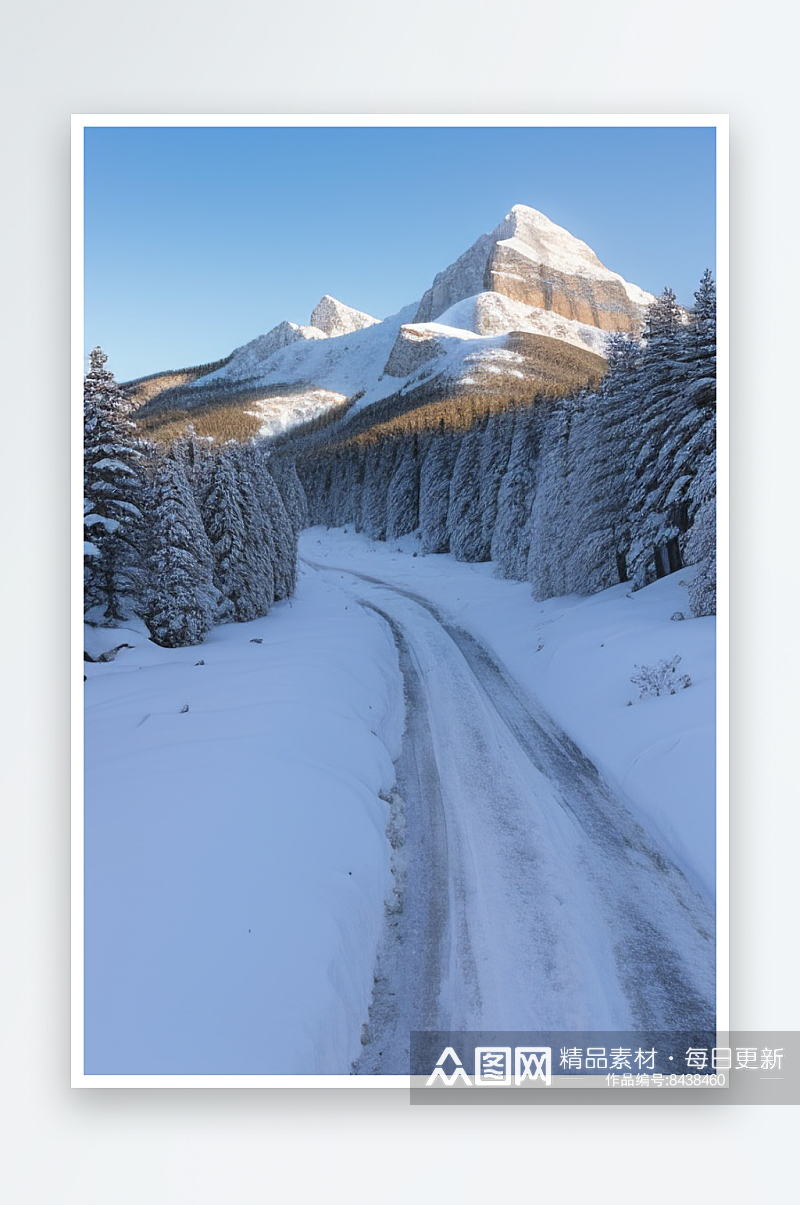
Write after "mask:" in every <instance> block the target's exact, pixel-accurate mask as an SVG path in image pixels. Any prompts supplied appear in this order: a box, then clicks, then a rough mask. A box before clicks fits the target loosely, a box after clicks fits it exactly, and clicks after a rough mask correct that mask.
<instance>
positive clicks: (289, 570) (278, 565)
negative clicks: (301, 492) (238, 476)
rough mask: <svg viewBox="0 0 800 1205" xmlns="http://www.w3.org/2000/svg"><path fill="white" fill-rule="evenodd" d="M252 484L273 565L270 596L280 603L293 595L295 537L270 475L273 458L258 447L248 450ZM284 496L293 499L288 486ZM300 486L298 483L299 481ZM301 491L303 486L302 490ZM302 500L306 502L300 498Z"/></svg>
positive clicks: (295, 569)
mask: <svg viewBox="0 0 800 1205" xmlns="http://www.w3.org/2000/svg"><path fill="white" fill-rule="evenodd" d="M246 455H247V456H249V457H250V462H251V468H252V475H253V481H254V484H255V492H256V503H257V507H258V514H257V516H256V518H257V520H258V522H260V523H261V524H263V527H264V530H263V534H262V536H261V539H263V541H264V543H265V546H266V545H268V546H269V555H270V560H271V565H272V582H273V597H274V598H275V600H277V601H280V600H281V599H283V598H290V597H291V596H292V594H294V587H295V580H296V577H297V536H298V531H297V530H296V529H295V527H294V525H293V523H292V520H291V518H290V516H289V513H288V510H287V508H286V505H285V504H284V500H283V495H282V494H281V490H280V488H279V486H278V483H277V481H276V479H275V476H274V474H273V471H272V470H273V464H274V458H273V457H271V456H270V457H265V456H264V455H263V454H262V453H260V452H259V450H258V448H257V447H252V448H249V449H247V453H246ZM284 485H285V486H287V496H289V497H292V494H291V486H290V485H287V479H286V478H284ZM298 485H299V482H298ZM301 488H302V487H301ZM303 500H305V499H303Z"/></svg>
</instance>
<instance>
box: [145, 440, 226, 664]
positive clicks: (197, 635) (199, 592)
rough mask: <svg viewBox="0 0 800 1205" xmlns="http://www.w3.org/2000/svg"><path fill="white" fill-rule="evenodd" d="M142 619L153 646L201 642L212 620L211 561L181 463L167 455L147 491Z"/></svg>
mask: <svg viewBox="0 0 800 1205" xmlns="http://www.w3.org/2000/svg"><path fill="white" fill-rule="evenodd" d="M147 519H148V542H149V556H148V559H147V584H146V588H145V594H144V600H143V602H144V605H143V608H142V611H143V617H144V619H145V622H146V623H147V626H148V628H149V629H150V634H151V636H152V638H153V640H155V641H156V643H157V644H161V645H163V646H164V647H166V648H178V647H180V646H182V645H191V644H199V643H200V642H201V641H202V640H203V637H204V636H205V634H206V633H207V632H208V631H209V630H210V628H211V627H212V625H213V623H214V616H215V611H216V605H217V596H216V591H215V589H214V583H213V562H212V557H211V548H210V546H209V542H208V538H207V536H206V534H205V532H204V530H203V525H202V523H201V520H200V514H199V511H198V509H197V504H196V502H195V500H194V496H193V494H192V491H191V489H190V488H189V483H188V481H187V480H186V474H185V472H184V469H183V465H182V464H181V462H180V461H179V460H173V459H171V458H170V457H165V458H164V460H163V461H162V462H161V464H160V465H159V466H158V468H157V469H156V472H155V476H154V479H153V482H152V486H151V488H150V491H149V506H148V514H147Z"/></svg>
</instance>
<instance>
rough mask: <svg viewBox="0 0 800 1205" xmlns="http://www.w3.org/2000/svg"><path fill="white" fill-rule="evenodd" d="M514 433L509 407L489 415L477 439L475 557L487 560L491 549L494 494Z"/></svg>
mask: <svg viewBox="0 0 800 1205" xmlns="http://www.w3.org/2000/svg"><path fill="white" fill-rule="evenodd" d="M513 434H514V415H513V412H512V411H511V410H504V411H502V412H500V413H498V414H492V415H491V416H490V418H489V422H488V423H487V425H486V430H485V431H484V433H483V438H482V439H481V455H480V464H479V467H478V475H479V479H480V497H479V500H478V510H479V513H480V523H481V543H480V548H479V553H480V555H479V556H478V558H477V559H478V560H480V561H488V560H489V558H490V556H491V550H492V536H493V535H494V528H495V523H496V522H497V495H498V493H499V490H500V482H501V481H502V480H503V474H504V473H505V471H506V469H507V468H508V458H509V456H510V454H511V440H512V437H513Z"/></svg>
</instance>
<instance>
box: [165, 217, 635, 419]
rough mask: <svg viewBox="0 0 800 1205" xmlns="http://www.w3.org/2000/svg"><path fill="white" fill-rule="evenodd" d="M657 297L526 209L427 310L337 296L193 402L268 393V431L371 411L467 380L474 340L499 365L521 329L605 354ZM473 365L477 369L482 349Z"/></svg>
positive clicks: (423, 304)
mask: <svg viewBox="0 0 800 1205" xmlns="http://www.w3.org/2000/svg"><path fill="white" fill-rule="evenodd" d="M481 286H483V290H482V291H481ZM652 300H653V298H652V297H651V295H650V294H649V293H645V292H644V291H643V290H642V289H640V288H638V287H637V286H636V285H633V284H631V283H629V282H628V281H625V280H624V279H623V278H622V277H621V276H619V275H618V274H617V273H615V272H611V271H610V270H609V269H608V268H606V267H605V266H604V265H603V264H602V263H601V262H600V260H599V259H598V258H597V256H596V255H595V254H594V252H593V251H592V250H591V248H590V247H588V246H587V244H586V243H584V242H582V241H581V240H580V239H577V238H575V237H574V236H573V235H571V234H570V233H569V231H567V230H565V229H563V227H560V226H557V225H556V224H555V223H554V222H551V221H550V220H549V219H548V218H547V217H546V216H545V215H544V214H542V213H539V212H538V211H537V210H535V209H531V208H530V207H529V206H525V205H515V206H514V207H513V208H512V209H511V211H510V212H509V213H508V214H507V215H506V217H505V218H504V220H503V221H502V222H501V223H500V225H499V226H498V227H497V228H496V229H495V230H494V231H493V232H492V234H491V235H482V236H481V237H480V238H479V239H478V241H477V242H476V243H475V244H474V245H473V247H471V248H470V249H469V250H468V251H466V252H465V253H464V254H463V255H462V256H460V257H459V259H458V260H456V261H455V262H454V263H453V264H451V265H450V266H449V267H448V268H446V269H445V270H444V271H443V272H440V273H439V274H438V275H437V277H436V278H435V280H434V283H433V285H432V286H431V288H430V289H429V290H428V291H427V292H426V294H425V296H424V297H423V298H422V300H421V301H419V302H413V303H412V304H410V305H408V306H406V307H404V308H403V309H402V310H400V311H399V312H398V313H397V314H394V315H392V316H391V317H389V318H385V319H384V320H383V321H378V320H377V319H375V318H373V317H371V315H369V314H365V313H363V312H362V311H359V310H355V309H353V308H352V307H350V306H346V305H344V304H343V303H342V302H340V301H337V300H336V298H333V297H330V296H328V295H326V296H325V297H323V298H322V300H321V301H320V303H319V304H318V305H317V307H316V308H315V309H314V311H313V313H312V315H311V322H310V325H308V326H302V325H297V324H296V323H293V322H282V323H281V324H280V325H279V326H277V327H275V328H274V329H273V330H271V331H268V332H267V333H266V334H264V335H261V336H259V337H258V338H257V339H253V340H251V342H249V343H247V344H245V345H244V346H242V347H240V348H237V349H236V351H234V353H233V354H232V356H231V359H230V361H229V362H228V363H227V364H226V365H225V366H224V367H222V368H220V369H219V370H218V371H217V372H214V373H210V374H209V375H208V376H205V377H201V378H198V379H197V380H196V381H194V382H193V384H192V386H191V387H190V388H189V389H188V390H187V398H188V399H191V395H192V392H193V391H195V392H196V393H197V396H198V397H201V396H202V397H203V400H207V398H208V396H209V395H208V387H209V385H212V384H213V383H214V382H220V383H221V384H225V386H226V387H230V386H234V387H241V388H242V389H245V388H246V389H248V390H253V389H258V390H260V389H263V391H264V397H263V399H258V398H257V399H256V405H255V406H254V407H252V408H254V409H255V411H256V412H257V413H259V414H260V415H261V417H262V418H263V420H264V425H263V428H262V433H264V434H267V433H269V432H270V431H276V430H282V429H285V428H286V427H288V426H291V425H293V424H294V423H296V422H298V421H302V420H303V419H307V418H311V417H313V416H315V415H316V414H318V413H320V412H321V411H323V410H325V409H327V408H328V407H329V406H330V405H334V404H338V403H341V402H342V401H343V400H345V399H346V398H348V397H352V396H353V395H354V394H362V395H363V396H362V399H361V401H360V407H359V408H363V407H364V406H368V405H370V404H371V403H372V402H376V401H380V400H381V399H383V398H386V397H389V396H390V395H391V394H393V393H394V392H396V391H397V389H398V388H399V387H401V386H402V385H407V384H410V383H411V382H412V379H413V380H416V379H418V376H417V374H418V370H419V369H421V368H422V367H423V364H426V367H425V374H424V375H425V377H426V378H429V377H431V376H432V375H437V376H438V375H439V374H444V375H445V376H449V377H455V376H457V375H458V373H459V372H460V371H461V365H462V362H463V360H464V355H465V353H464V349H463V347H462V346H459V344H463V343H464V341H466V340H475V339H479V340H481V341H482V342H483V344H484V345H485V347H486V350H487V352H488V353H489V357H490V359H491V358H492V356H493V354H494V349H495V348H497V346H498V344H497V342H496V340H497V339H498V338H499V337H501V336H503V335H505V334H507V333H509V332H512V331H522V332H532V333H534V334H538V335H542V336H546V337H547V338H551V339H554V340H556V341H558V342H563V343H567V344H570V345H573V346H576V347H581V348H585V349H587V350H589V351H592V352H594V353H595V354H597V355H600V356H605V351H606V340H607V332H608V331H609V330H612V329H621V330H629V329H633V327H634V326H635V324H636V321H637V320H638V319H639V318H641V315H642V314H643V310H644V307H645V306H646V305H647V304H649V303H650V302H651V301H652ZM568 314H569V315H571V316H565V315H568ZM578 318H580V321H578V320H577V319H578ZM632 324H633V326H632ZM601 328H603V329H601ZM414 344H417V346H416V347H415V346H414ZM422 344H426V345H427V346H421V345H422ZM472 357H473V358H472V363H473V367H474V363H475V361H474V349H473V353H472ZM521 371H522V372H523V375H524V365H523V368H522V370H521ZM289 399H291V401H290V400H289ZM267 402H270V404H269V405H266V404H265V403H267ZM189 404H191V401H190V402H189Z"/></svg>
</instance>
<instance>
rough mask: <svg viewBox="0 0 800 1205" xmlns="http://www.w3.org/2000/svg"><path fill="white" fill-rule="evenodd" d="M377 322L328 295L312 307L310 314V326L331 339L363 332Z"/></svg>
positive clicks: (369, 315)
mask: <svg viewBox="0 0 800 1205" xmlns="http://www.w3.org/2000/svg"><path fill="white" fill-rule="evenodd" d="M378 321H379V319H378V318H373V317H372V316H371V314H364V313H362V311H361V310H354V309H351V307H350V306H349V305H345V304H344V303H343V302H341V301H337V300H336V298H335V297H331V296H330V295H329V294H328V293H326V294H325V296H324V297H323V298H322V300H321V301H320V302H319V303H318V305H316V306H315V307H314V310H313V312H312V314H311V325H312V326H315V327H317V329H318V330H321V331H322V332H323V333H324V334H326V335H329V336H332V337H335V336H336V335H349V334H351V333H352V332H353V331H361V330H364V328H365V327H367V326H374V325H375V323H376V322H378Z"/></svg>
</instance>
